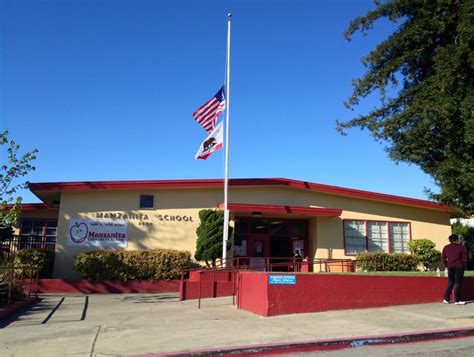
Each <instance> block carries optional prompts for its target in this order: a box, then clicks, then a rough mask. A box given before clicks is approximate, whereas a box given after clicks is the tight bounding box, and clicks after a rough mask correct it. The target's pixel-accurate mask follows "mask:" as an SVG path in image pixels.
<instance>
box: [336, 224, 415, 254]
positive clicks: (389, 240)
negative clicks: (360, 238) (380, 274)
mask: <svg viewBox="0 0 474 357" xmlns="http://www.w3.org/2000/svg"><path fill="white" fill-rule="evenodd" d="M351 221H363V222H364V223H365V251H364V253H367V252H370V251H369V250H368V249H369V222H378V223H385V224H387V236H388V242H387V243H388V252H383V253H388V254H392V253H394V252H393V250H392V237H391V225H392V224H406V225H408V229H407V231H408V242H410V241H411V240H412V234H411V222H408V221H386V220H380V219H360V218H352V219H351V218H346V219H343V220H342V241H343V244H344V255H346V256H352V257H355V256H357V254H358V253H348V252H347V247H346V230H345V224H346V222H351ZM403 254H407V253H403Z"/></svg>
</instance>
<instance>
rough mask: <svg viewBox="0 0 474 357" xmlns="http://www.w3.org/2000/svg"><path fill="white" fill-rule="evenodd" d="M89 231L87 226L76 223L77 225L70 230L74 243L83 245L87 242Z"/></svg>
mask: <svg viewBox="0 0 474 357" xmlns="http://www.w3.org/2000/svg"><path fill="white" fill-rule="evenodd" d="M88 231H89V229H88V228H87V224H85V223H77V222H76V224H74V225H73V226H72V227H71V229H70V230H69V233H70V235H71V239H72V240H73V241H74V242H76V243H82V242H84V241H85V240H86V238H87V232H88Z"/></svg>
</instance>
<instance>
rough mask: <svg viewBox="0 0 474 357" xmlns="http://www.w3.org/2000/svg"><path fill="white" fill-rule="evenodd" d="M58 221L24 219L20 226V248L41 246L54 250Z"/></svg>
mask: <svg viewBox="0 0 474 357" xmlns="http://www.w3.org/2000/svg"><path fill="white" fill-rule="evenodd" d="M57 226H58V221H56V220H43V219H24V220H22V221H21V228H20V249H21V248H42V249H48V250H54V246H55V244H56V233H57Z"/></svg>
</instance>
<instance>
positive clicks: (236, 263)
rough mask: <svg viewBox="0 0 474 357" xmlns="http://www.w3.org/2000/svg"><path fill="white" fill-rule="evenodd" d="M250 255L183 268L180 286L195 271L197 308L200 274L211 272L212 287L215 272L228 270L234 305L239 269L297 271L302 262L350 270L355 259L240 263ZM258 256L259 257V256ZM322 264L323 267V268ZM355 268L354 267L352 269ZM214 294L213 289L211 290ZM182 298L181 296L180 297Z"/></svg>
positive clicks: (325, 270)
mask: <svg viewBox="0 0 474 357" xmlns="http://www.w3.org/2000/svg"><path fill="white" fill-rule="evenodd" d="M250 258H251V257H243V258H242V257H238V258H233V259H231V262H232V263H231V264H229V265H230V266H227V267H222V266H220V265H216V266H215V267H201V268H197V269H184V270H182V272H181V281H180V286H181V287H183V286H184V282H185V281H186V278H185V276H186V275H187V274H190V273H191V272H193V271H194V272H197V273H198V276H199V293H198V308H199V309H200V308H201V297H202V276H203V274H204V273H211V287H212V289H214V279H215V273H216V272H229V273H231V274H230V276H231V283H232V304H233V305H235V295H238V291H239V287H240V274H236V273H237V272H239V271H241V270H257V271H269V272H271V271H273V270H274V268H280V267H287V268H288V271H291V270H290V268H291V269H292V271H293V272H299V271H300V269H298V266H299V267H301V266H302V265H303V264H306V265H312V266H315V265H316V266H317V265H319V271H320V272H329V269H328V264H329V265H334V264H336V265H337V264H340V266H341V268H342V270H344V267H347V265H350V266H351V270H353V268H354V267H355V260H353V259H325V258H315V259H308V258H305V259H302V260H296V259H294V258H293V257H288V258H281V257H261V259H265V264H253V265H252V264H241V260H249V259H250ZM259 258H260V257H259ZM275 260H277V261H278V260H281V261H282V262H281V263H270V261H275ZM323 266H324V269H323ZM354 270H355V269H354ZM236 275H237V276H238V281H237V287H236V279H235V277H236ZM212 291H213V293H212V295H214V290H212ZM181 298H182V297H181ZM237 305H239V301H237Z"/></svg>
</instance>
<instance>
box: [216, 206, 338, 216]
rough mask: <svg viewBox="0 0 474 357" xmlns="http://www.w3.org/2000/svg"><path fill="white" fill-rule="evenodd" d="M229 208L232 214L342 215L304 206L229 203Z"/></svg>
mask: <svg viewBox="0 0 474 357" xmlns="http://www.w3.org/2000/svg"><path fill="white" fill-rule="evenodd" d="M218 207H219V209H221V210H223V209H224V204H223V203H221V204H219V206H218ZM227 208H228V209H229V211H232V212H252V213H254V212H261V213H272V214H294V215H303V216H313V217H314V216H316V217H339V216H340V215H341V214H342V209H340V208H317V207H302V206H283V205H264V204H257V203H229V204H227Z"/></svg>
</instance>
